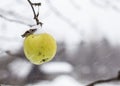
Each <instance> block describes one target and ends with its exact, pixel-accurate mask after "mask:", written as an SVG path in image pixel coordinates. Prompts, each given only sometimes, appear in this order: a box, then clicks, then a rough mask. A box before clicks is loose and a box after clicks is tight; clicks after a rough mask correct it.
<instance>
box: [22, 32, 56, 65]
mask: <svg viewBox="0 0 120 86" xmlns="http://www.w3.org/2000/svg"><path fill="white" fill-rule="evenodd" d="M56 50H57V44H56V41H55V39H54V38H53V37H52V36H51V35H50V34H48V33H41V34H31V35H29V36H27V37H26V38H25V40H24V53H25V56H26V58H27V59H28V60H29V61H30V62H31V63H33V64H36V65H40V64H43V63H45V62H48V61H50V60H52V59H53V57H54V56H55V54H56Z"/></svg>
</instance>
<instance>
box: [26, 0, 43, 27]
mask: <svg viewBox="0 0 120 86" xmlns="http://www.w3.org/2000/svg"><path fill="white" fill-rule="evenodd" d="M28 2H29V4H30V6H31V8H32V11H33V14H34V19H35V21H36V24H37V25H41V26H42V24H43V23H42V22H40V21H39V19H38V14H39V13H37V14H36V13H35V9H34V7H33V6H34V5H35V6H38V7H39V6H40V5H41V3H32V2H31V1H30V0H28Z"/></svg>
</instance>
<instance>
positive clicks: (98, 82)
mask: <svg viewBox="0 0 120 86" xmlns="http://www.w3.org/2000/svg"><path fill="white" fill-rule="evenodd" d="M114 81H120V71H119V72H118V75H117V76H116V77H114V78H110V79H106V80H98V81H95V82H92V83H90V84H89V85H87V86H95V85H96V84H101V83H107V82H114Z"/></svg>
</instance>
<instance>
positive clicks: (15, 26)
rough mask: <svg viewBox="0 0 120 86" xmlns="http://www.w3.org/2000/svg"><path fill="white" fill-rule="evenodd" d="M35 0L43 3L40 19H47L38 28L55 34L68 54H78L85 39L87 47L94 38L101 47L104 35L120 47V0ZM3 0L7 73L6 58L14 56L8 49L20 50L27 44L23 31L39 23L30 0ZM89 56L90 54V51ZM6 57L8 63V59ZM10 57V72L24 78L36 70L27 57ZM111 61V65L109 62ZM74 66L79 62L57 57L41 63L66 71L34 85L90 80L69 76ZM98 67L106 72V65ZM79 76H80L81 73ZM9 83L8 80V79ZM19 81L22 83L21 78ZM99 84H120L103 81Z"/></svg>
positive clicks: (0, 42)
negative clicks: (56, 60) (55, 59)
mask: <svg viewBox="0 0 120 86" xmlns="http://www.w3.org/2000/svg"><path fill="white" fill-rule="evenodd" d="M31 1H32V2H41V3H42V5H41V6H40V9H39V13H40V15H39V19H40V21H41V22H43V27H42V28H41V27H40V30H39V31H38V32H41V31H44V32H48V33H50V34H52V35H53V36H54V38H55V39H56V40H57V42H58V44H59V43H62V42H63V43H65V46H66V52H67V53H68V56H71V55H73V58H74V56H75V55H76V54H75V52H78V50H77V49H78V46H77V45H79V44H80V43H81V42H85V43H88V45H87V46H86V48H87V47H89V43H94V42H96V45H95V46H96V48H97V47H101V45H102V43H103V41H102V39H104V38H105V39H107V41H108V42H109V43H110V45H111V46H117V47H118V46H119V44H120V29H119V28H120V24H119V23H120V0H31ZM0 2H1V3H0V58H1V59H0V62H2V63H1V64H0V66H2V67H0V68H1V69H0V74H2V75H3V72H8V71H6V69H5V68H6V66H5V67H4V65H6V64H7V62H6V59H11V56H10V57H8V56H9V55H8V56H7V54H9V52H7V54H6V51H10V54H11V53H12V54H15V53H18V51H19V50H20V49H21V48H22V47H23V40H24V39H23V38H22V37H21V35H22V34H23V33H24V32H25V31H26V30H28V29H29V28H30V27H29V26H28V25H27V24H35V21H34V19H33V13H32V9H31V7H30V5H29V3H28V2H27V0H0ZM36 10H37V8H36ZM21 23H22V24H21ZM59 49H60V48H58V50H59ZM105 49H106V48H105ZM110 49H111V48H110ZM119 50H120V49H118V50H117V53H119ZM88 51H91V50H88ZM110 51H111V50H110ZM113 51H114V50H113ZM19 52H20V51H19ZM21 52H22V51H21ZM69 53H70V54H69ZM84 53H86V52H84ZM19 54H20V55H19ZM19 54H17V56H15V57H19V56H21V53H19ZM99 54H100V53H99ZM15 55H16V54H15ZM60 55H62V54H60ZM110 55H111V52H109V49H108V52H107V54H106V55H105V56H102V57H104V58H106V57H110ZM6 56H7V57H6ZM78 56H79V55H78ZM78 56H76V57H78ZM71 57H72V56H71ZM71 57H69V58H71ZM87 57H88V58H89V55H88V56H87ZM113 57H114V56H113ZM63 58H64V57H63ZM118 58H119V56H118ZM12 59H13V56H12ZM83 59H84V58H83ZM112 59H113V58H111V59H110V61H112ZM100 60H101V59H100ZM119 60H120V59H119ZM4 61H5V62H6V63H4ZM10 61H11V62H9V64H8V66H7V68H8V69H7V70H9V71H10V74H12V75H13V76H14V75H15V76H17V77H18V78H20V79H24V78H25V77H27V75H29V73H30V71H31V70H32V67H33V65H32V64H31V63H30V62H28V61H27V60H24V59H21V58H15V60H14V61H13V60H10ZM68 61H69V59H68ZM70 61H71V60H70ZM106 61H108V59H106ZM85 62H86V61H85ZM118 62H119V61H118ZM3 63H4V64H3ZM103 63H104V62H103ZM114 63H115V61H114ZM83 64H84V63H83ZM97 64H98V65H99V64H100V66H103V65H101V64H102V61H100V63H99V62H98V63H97ZM106 64H107V63H105V65H106ZM111 64H112V65H113V66H112V68H114V66H116V65H117V66H119V65H120V64H119V63H117V64H113V63H112V62H111ZM24 65H25V66H24ZM107 65H109V63H108V64H107ZM74 67H75V66H73V64H70V63H69V62H64V61H60V62H59V61H58V62H54V61H53V62H50V63H46V64H43V65H41V66H40V70H42V71H43V72H44V73H47V74H49V73H50V74H51V73H52V74H54V72H55V73H58V74H59V73H62V75H60V76H58V77H55V78H54V79H53V80H52V81H46V80H45V81H43V82H39V81H37V83H33V84H32V85H35V86H48V85H49V86H84V85H85V84H86V81H84V80H78V79H75V78H73V77H72V76H69V74H71V72H72V71H73V70H74ZM98 69H99V70H100V71H102V72H103V75H104V72H106V66H104V67H102V68H101V69H100V68H98ZM119 69H120V68H117V69H116V70H115V71H114V70H113V72H115V74H113V75H112V74H111V73H110V74H111V76H115V75H116V74H117V71H118V70H119ZM89 70H90V69H89V68H88V67H87V66H85V67H83V68H81V71H83V72H86V73H87V71H88V73H89ZM111 70H112V69H111ZM74 73H75V72H74ZM100 73H101V72H100ZM72 75H73V76H74V75H75V74H73V73H72ZM108 75H109V73H108ZM75 76H77V73H76V75H75ZM80 76H81V75H80ZM4 77H8V75H5V76H4ZM18 78H17V79H18ZM14 79H16V78H14ZM14 79H13V80H14ZM0 81H1V82H3V81H4V79H3V81H2V78H1V80H0ZM1 82H0V83H1ZM5 83H7V81H6V82H5ZM8 83H9V82H8ZM11 84H14V82H11ZM17 84H20V82H19V83H17ZM28 86H31V83H28ZM96 86H119V85H113V84H107V85H103V84H102V85H96Z"/></svg>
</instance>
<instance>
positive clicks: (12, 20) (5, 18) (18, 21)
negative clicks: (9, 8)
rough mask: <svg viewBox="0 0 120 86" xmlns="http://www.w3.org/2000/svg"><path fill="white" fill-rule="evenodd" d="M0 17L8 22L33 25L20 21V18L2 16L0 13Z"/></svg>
mask: <svg viewBox="0 0 120 86" xmlns="http://www.w3.org/2000/svg"><path fill="white" fill-rule="evenodd" d="M0 18H2V19H4V20H7V21H9V22H14V23H18V24H22V25H27V26H30V27H31V26H33V25H31V24H27V23H25V22H23V21H20V20H15V19H10V18H7V17H5V16H3V15H1V14H0Z"/></svg>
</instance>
